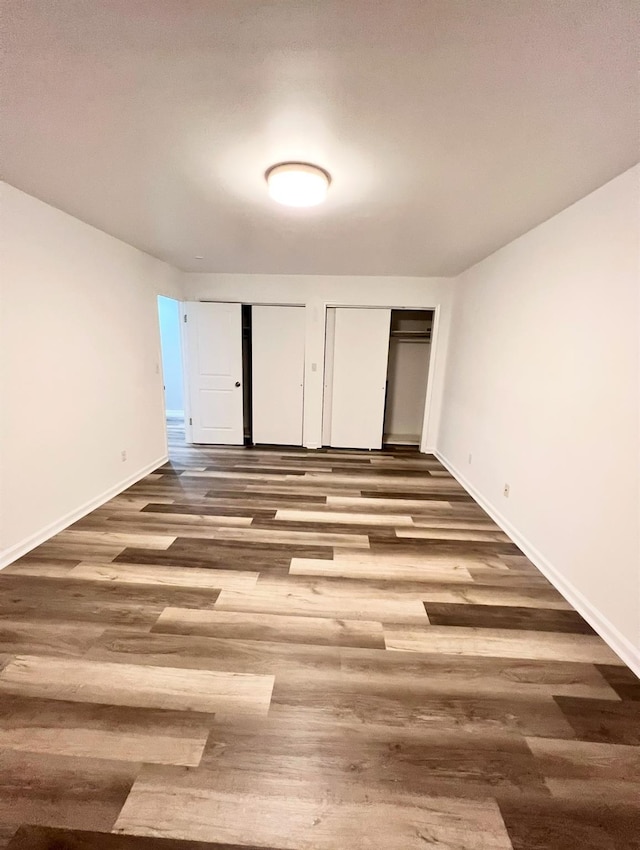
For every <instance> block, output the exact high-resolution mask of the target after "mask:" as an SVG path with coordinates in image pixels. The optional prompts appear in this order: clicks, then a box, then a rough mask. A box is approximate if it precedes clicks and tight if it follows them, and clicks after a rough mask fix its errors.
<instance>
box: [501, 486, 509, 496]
mask: <svg viewBox="0 0 640 850" xmlns="http://www.w3.org/2000/svg"><path fill="white" fill-rule="evenodd" d="M502 495H503V496H504V497H505V499H508V498H509V485H508V484H505V485H504V490H503V491H502Z"/></svg>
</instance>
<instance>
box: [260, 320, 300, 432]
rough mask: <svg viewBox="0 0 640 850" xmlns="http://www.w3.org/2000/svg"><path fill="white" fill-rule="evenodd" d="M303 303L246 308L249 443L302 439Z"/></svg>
mask: <svg viewBox="0 0 640 850" xmlns="http://www.w3.org/2000/svg"><path fill="white" fill-rule="evenodd" d="M304 340H305V311H304V307H262V306H260V307H252V308H251V352H252V354H251V357H252V369H251V383H252V407H251V410H252V434H253V442H254V443H274V444H276V445H288V446H301V445H302V415H303V401H304Z"/></svg>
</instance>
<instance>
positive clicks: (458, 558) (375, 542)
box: [0, 426, 640, 850]
mask: <svg viewBox="0 0 640 850" xmlns="http://www.w3.org/2000/svg"><path fill="white" fill-rule="evenodd" d="M558 521H559V522H561V521H562V519H561V518H559V519H558ZM0 617H1V619H0V847H8V848H11V850H27V848H28V849H29V850H54V848H55V850H89V848H91V850H213V848H218V850H224V848H226V849H227V850H231V848H238V850H239V848H244V850H247V848H249V850H251V848H254V850H256V848H260V850H267V848H272V850H277V848H280V850H365V848H367V850H372V848H375V850H414V848H416V850H417V848H423V850H424V848H426V847H434V848H438V849H439V850H576V848H580V850H633V849H634V848H635V850H638V848H640V804H639V800H640V683H639V682H638V679H637V678H636V677H635V676H634V675H633V674H632V673H631V672H630V671H629V670H628V669H627V668H626V667H625V666H624V665H623V664H622V663H621V662H620V660H619V659H618V658H617V657H616V655H615V654H614V653H613V652H612V651H611V650H610V649H609V648H608V647H607V646H606V644H605V643H604V642H603V641H602V640H601V639H600V638H599V637H598V636H597V635H596V634H594V633H593V631H592V629H591V628H590V627H589V626H588V624H587V623H585V622H584V620H583V619H582V618H581V617H580V616H579V615H578V614H577V613H576V612H575V611H574V610H572V608H571V606H570V605H568V604H567V603H566V602H565V600H564V599H563V598H562V597H561V596H560V595H559V594H558V593H557V592H556V590H555V589H554V588H553V587H552V586H551V585H550V584H549V583H548V582H547V581H546V580H545V578H544V577H543V576H542V575H541V574H540V573H539V572H538V571H537V570H536V568H535V567H534V566H533V565H532V564H531V563H530V562H529V561H528V560H527V558H526V557H524V555H523V554H522V553H521V552H520V551H519V549H518V548H517V547H516V546H515V545H514V544H513V543H512V542H511V541H510V540H509V539H508V537H507V536H506V535H505V534H504V533H503V532H502V531H501V530H500V529H499V528H498V527H497V526H496V525H495V524H494V523H493V522H492V521H491V519H489V517H488V516H487V515H486V514H485V513H484V512H483V511H482V510H481V509H480V507H478V505H477V504H476V503H475V502H474V501H473V500H472V499H471V498H470V497H469V496H468V495H467V494H466V492H465V491H464V490H463V489H462V488H461V487H460V486H459V485H458V484H457V483H456V482H455V481H454V480H453V479H452V478H451V476H450V475H449V474H448V473H447V472H446V471H445V470H444V469H443V468H442V466H441V465H440V464H439V463H438V461H437V460H435V459H434V458H433V457H430V456H426V455H419V454H417V453H412V452H409V451H398V452H393V451H385V452H371V453H369V452H338V451H326V452H325V451H323V452H315V453H314V452H309V453H307V452H305V451H303V450H296V451H286V450H282V449H278V450H256V449H232V448H229V449H224V448H192V447H187V446H185V444H184V439H183V436H182V433H181V430H180V428H179V427H178V426H173V427H172V428H171V462H170V463H169V464H167V465H166V466H165V467H163V468H162V469H159V470H157V471H156V472H154V473H152V474H151V475H148V476H147V477H146V478H145V479H144V480H142V481H140V482H139V483H137V484H135V485H134V486H133V487H131V488H130V489H129V490H127V491H126V492H125V493H123V494H121V495H120V496H117V497H116V498H114V499H112V500H111V501H110V502H109V503H107V504H105V505H104V506H102V507H101V508H99V509H98V510H96V511H94V512H93V513H91V514H90V515H88V516H87V517H85V518H84V519H82V520H80V521H79V522H77V523H75V525H73V526H72V527H70V528H69V529H67V530H65V531H63V532H62V533H60V534H58V535H57V536H56V537H54V538H52V539H51V540H50V541H48V542H47V543H45V544H43V545H42V546H40V547H38V548H37V549H35V550H33V551H32V552H31V553H30V554H29V555H27V556H25V557H24V558H21V559H20V561H18V562H16V563H15V564H12V565H11V566H10V567H7V568H6V569H5V570H4V571H3V572H2V573H0Z"/></svg>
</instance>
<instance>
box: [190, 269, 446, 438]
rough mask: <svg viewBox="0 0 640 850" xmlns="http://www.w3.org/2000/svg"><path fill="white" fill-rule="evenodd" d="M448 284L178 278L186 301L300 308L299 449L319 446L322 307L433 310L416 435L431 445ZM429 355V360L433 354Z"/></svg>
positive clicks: (415, 280)
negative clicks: (422, 418) (423, 423)
mask: <svg viewBox="0 0 640 850" xmlns="http://www.w3.org/2000/svg"><path fill="white" fill-rule="evenodd" d="M454 287H455V283H454V281H452V280H450V279H447V278H412V277H409V278H406V277H405V278H394V277H348V276H344V277H341V276H322V275H317V276H316V275H239V274H238V275H236V274H184V275H183V289H184V292H185V298H186V300H189V301H239V302H242V303H245V304H302V305H304V307H305V308H306V322H307V331H306V338H305V385H304V436H303V441H304V445H305V446H307V447H308V448H312V449H313V448H318V447H319V446H321V445H322V400H323V382H324V332H325V312H326V310H325V308H326V306H327V305H330V306H345V307H347V306H351V307H353V306H358V307H416V308H420V309H426V310H428V309H432V310H437V314H436V315H437V318H436V324H437V326H436V328H435V332H434V339H435V341H436V343H437V344H435V345H433V346H432V364H431V372H430V389H429V394H430V395H431V405H430V412H429V418H428V422H427V427H426V429H425V430H424V431H423V434H422V449H423V451H433V449H434V448H435V446H436V444H437V437H438V423H439V419H440V405H441V399H442V393H443V389H444V375H445V365H446V352H447V348H448V337H449V324H450V320H451V307H452V302H453V290H454ZM434 350H435V356H433V352H434Z"/></svg>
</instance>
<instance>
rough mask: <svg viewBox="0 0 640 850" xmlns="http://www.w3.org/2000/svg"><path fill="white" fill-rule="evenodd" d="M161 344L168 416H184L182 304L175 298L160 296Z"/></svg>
mask: <svg viewBox="0 0 640 850" xmlns="http://www.w3.org/2000/svg"><path fill="white" fill-rule="evenodd" d="M158 318H159V320H160V342H161V344H162V377H163V381H164V400H165V408H166V411H167V413H168V414H172V415H174V416H182V415H184V389H183V374H182V341H181V333H180V304H179V303H178V302H177V301H176V300H175V299H174V298H167V297H166V296H164V295H159V296H158Z"/></svg>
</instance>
